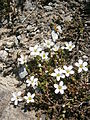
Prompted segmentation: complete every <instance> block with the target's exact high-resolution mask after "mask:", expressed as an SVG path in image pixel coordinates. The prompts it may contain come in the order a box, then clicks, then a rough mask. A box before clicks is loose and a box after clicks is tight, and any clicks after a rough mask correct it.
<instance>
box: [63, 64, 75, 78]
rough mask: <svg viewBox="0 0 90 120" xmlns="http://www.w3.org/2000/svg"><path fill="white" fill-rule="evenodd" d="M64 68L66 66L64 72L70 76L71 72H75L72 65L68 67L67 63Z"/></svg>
mask: <svg viewBox="0 0 90 120" xmlns="http://www.w3.org/2000/svg"><path fill="white" fill-rule="evenodd" d="M63 68H64V73H65V75H66V76H67V77H69V75H70V74H74V71H73V70H72V68H73V66H72V65H70V66H68V67H67V66H66V65H64V66H63Z"/></svg>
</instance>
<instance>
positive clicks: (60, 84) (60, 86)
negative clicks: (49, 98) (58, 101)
mask: <svg viewBox="0 0 90 120" xmlns="http://www.w3.org/2000/svg"><path fill="white" fill-rule="evenodd" d="M54 87H55V88H56V90H55V93H56V94H58V93H59V92H60V93H61V94H64V90H66V89H67V87H66V85H63V81H61V82H60V83H59V85H58V84H54Z"/></svg>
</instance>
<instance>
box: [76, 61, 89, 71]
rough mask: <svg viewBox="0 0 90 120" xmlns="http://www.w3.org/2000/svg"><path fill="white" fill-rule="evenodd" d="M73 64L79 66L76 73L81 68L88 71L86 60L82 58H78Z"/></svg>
mask: <svg viewBox="0 0 90 120" xmlns="http://www.w3.org/2000/svg"><path fill="white" fill-rule="evenodd" d="M75 65H76V66H77V67H78V68H79V69H78V73H80V72H82V70H84V71H88V68H87V65H88V63H87V62H83V60H81V59H79V60H78V62H76V63H75Z"/></svg>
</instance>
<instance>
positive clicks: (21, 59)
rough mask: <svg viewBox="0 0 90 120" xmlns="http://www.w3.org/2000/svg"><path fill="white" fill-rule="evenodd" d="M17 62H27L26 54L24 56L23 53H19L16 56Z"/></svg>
mask: <svg viewBox="0 0 90 120" xmlns="http://www.w3.org/2000/svg"><path fill="white" fill-rule="evenodd" d="M18 62H19V64H24V63H27V56H24V55H23V54H21V55H20V58H18Z"/></svg>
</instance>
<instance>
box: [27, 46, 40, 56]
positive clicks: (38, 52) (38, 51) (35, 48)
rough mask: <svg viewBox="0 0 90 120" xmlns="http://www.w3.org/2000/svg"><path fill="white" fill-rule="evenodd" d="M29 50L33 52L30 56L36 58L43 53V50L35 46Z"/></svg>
mask: <svg viewBox="0 0 90 120" xmlns="http://www.w3.org/2000/svg"><path fill="white" fill-rule="evenodd" d="M29 50H30V52H31V53H30V54H31V55H32V56H35V57H36V56H37V55H39V54H40V51H42V48H41V47H40V46H38V45H35V46H34V47H30V48H29Z"/></svg>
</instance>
